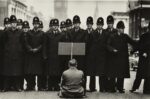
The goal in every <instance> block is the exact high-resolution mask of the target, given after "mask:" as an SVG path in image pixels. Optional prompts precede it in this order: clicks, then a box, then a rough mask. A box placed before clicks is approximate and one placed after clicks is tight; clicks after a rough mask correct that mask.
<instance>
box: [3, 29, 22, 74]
mask: <svg viewBox="0 0 150 99" xmlns="http://www.w3.org/2000/svg"><path fill="white" fill-rule="evenodd" d="M2 41H3V47H4V49H3V51H4V57H3V58H4V59H3V62H4V63H3V75H5V76H20V75H23V67H24V49H23V33H22V32H21V31H19V30H17V29H16V30H14V31H13V30H6V31H4V33H3V36H2Z"/></svg>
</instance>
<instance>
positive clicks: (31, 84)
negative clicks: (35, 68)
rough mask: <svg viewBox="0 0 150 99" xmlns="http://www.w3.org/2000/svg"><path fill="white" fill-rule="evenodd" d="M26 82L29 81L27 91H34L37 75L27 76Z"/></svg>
mask: <svg viewBox="0 0 150 99" xmlns="http://www.w3.org/2000/svg"><path fill="white" fill-rule="evenodd" d="M26 81H27V89H29V90H34V89H35V85H36V76H35V75H27V76H26Z"/></svg>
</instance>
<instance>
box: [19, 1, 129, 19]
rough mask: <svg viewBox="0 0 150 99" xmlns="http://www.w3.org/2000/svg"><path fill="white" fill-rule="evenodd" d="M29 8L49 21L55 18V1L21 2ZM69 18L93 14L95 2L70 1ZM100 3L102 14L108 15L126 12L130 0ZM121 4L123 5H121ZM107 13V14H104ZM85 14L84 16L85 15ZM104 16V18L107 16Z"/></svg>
mask: <svg viewBox="0 0 150 99" xmlns="http://www.w3.org/2000/svg"><path fill="white" fill-rule="evenodd" d="M21 1H23V2H25V3H26V4H27V5H28V6H33V7H34V9H35V11H40V12H42V13H43V15H44V17H45V18H46V19H47V18H49V17H50V16H52V17H53V16H54V5H53V4H54V3H53V1H54V0H21ZM68 1H69V2H68V17H72V16H73V15H75V14H81V15H82V16H84V15H88V14H91V15H92V14H93V13H94V9H95V7H96V3H95V2H94V0H68ZM95 1H100V3H99V5H98V6H99V9H100V10H99V11H103V13H99V14H100V15H102V14H105V15H106V14H108V13H109V12H110V11H111V10H118V11H125V10H126V7H125V6H126V4H125V1H128V0H95ZM120 4H121V5H120ZM104 12H105V13H104ZM83 14H84V15H83ZM105 15H104V16H105Z"/></svg>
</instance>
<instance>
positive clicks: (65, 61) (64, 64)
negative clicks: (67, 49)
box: [60, 21, 70, 73]
mask: <svg viewBox="0 0 150 99" xmlns="http://www.w3.org/2000/svg"><path fill="white" fill-rule="evenodd" d="M62 28H63V29H62ZM60 29H61V34H62V38H61V40H60V42H69V37H68V32H67V30H66V22H65V21H62V22H61V24H60ZM60 57H61V64H60V65H61V67H62V70H61V73H63V71H65V70H66V69H68V61H69V60H70V56H68V55H61V56H60Z"/></svg>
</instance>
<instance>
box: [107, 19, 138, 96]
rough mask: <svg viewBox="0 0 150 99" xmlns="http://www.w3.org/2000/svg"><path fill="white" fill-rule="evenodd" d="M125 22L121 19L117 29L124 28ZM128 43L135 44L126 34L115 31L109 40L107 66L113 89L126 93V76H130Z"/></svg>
mask: <svg viewBox="0 0 150 99" xmlns="http://www.w3.org/2000/svg"><path fill="white" fill-rule="evenodd" d="M124 28H125V26H124V23H123V22H122V21H119V22H118V24H117V29H124ZM128 44H130V45H132V46H135V42H134V41H133V40H132V39H131V38H130V37H129V36H128V35H126V34H124V33H121V32H119V30H118V31H117V32H114V33H113V34H110V36H109V38H108V40H107V47H108V51H109V59H108V60H109V62H108V66H107V76H108V77H109V78H110V84H111V88H112V89H111V90H112V91H113V92H115V91H116V89H117V90H118V91H119V92H120V93H124V88H123V86H124V78H129V77H130V71H129V55H128Z"/></svg>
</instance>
